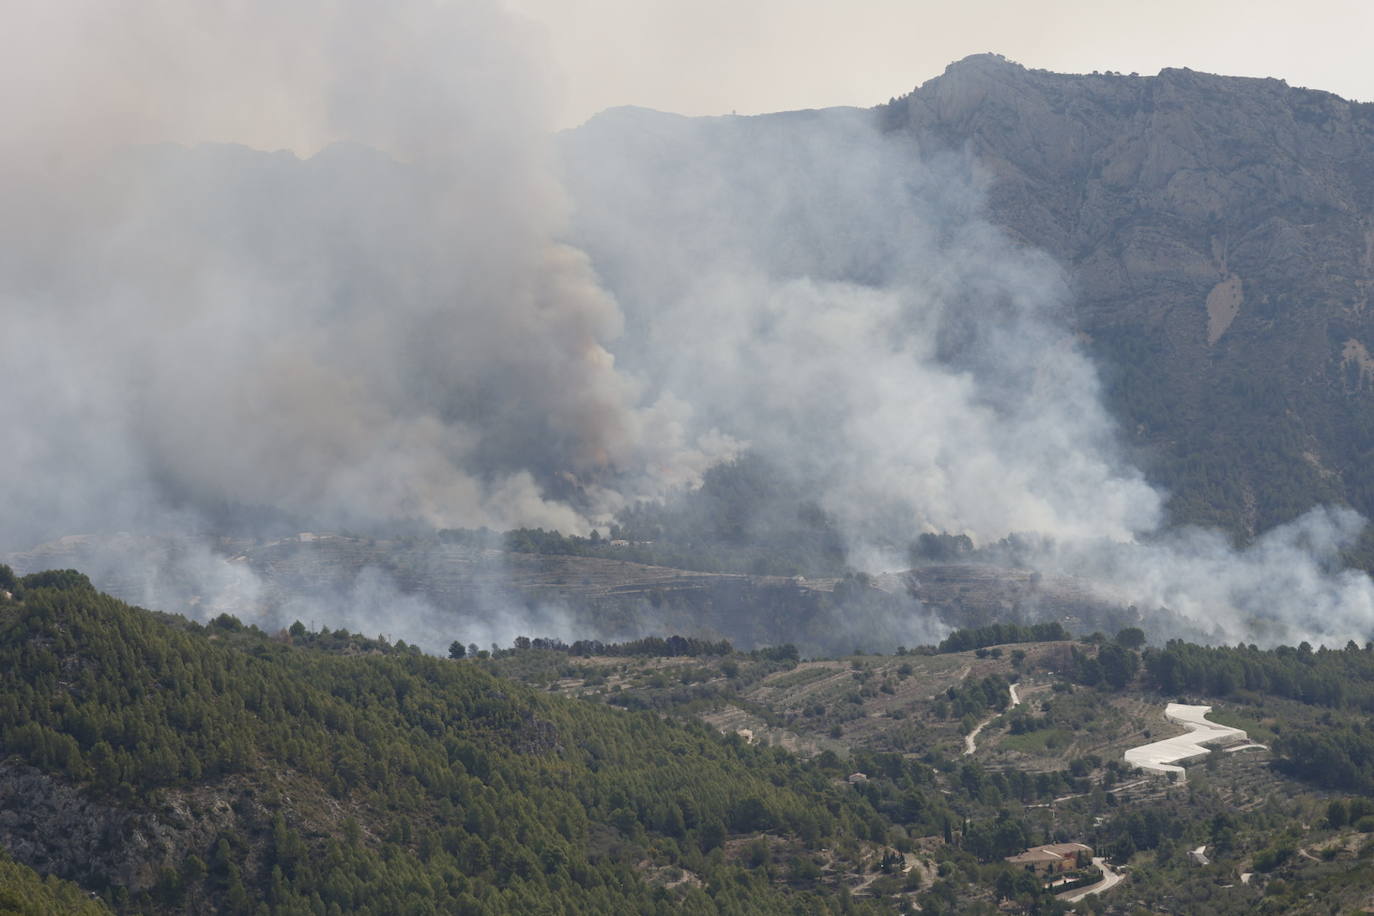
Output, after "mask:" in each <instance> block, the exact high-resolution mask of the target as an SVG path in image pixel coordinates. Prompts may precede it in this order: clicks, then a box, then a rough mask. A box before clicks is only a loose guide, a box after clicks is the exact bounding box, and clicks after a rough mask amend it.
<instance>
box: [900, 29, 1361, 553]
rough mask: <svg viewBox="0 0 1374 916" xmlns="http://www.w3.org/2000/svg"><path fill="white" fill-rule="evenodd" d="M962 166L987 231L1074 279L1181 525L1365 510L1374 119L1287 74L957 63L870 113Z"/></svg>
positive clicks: (1085, 324)
mask: <svg viewBox="0 0 1374 916" xmlns="http://www.w3.org/2000/svg"><path fill="white" fill-rule="evenodd" d="M879 114H880V116H881V118H882V119H883V123H884V125H885V126H886V127H887V128H888V129H890V130H899V131H907V132H910V133H911V134H912V136H913V138H914V139H915V140H916V142H918V143H919V144H921V145H922V146H923V147H926V148H931V147H937V148H938V147H946V148H952V149H958V150H965V149H966V150H968V151H969V152H970V153H971V154H972V155H973V156H974V157H975V158H976V159H977V162H978V163H979V164H980V165H981V166H982V168H983V169H985V170H986V172H987V173H988V175H989V178H990V180H989V188H988V206H989V210H990V213H991V215H992V217H993V218H994V219H995V220H996V221H997V222H999V223H1000V224H1002V225H1003V226H1005V227H1006V228H1007V229H1008V230H1009V231H1010V232H1012V233H1013V234H1014V235H1015V236H1016V237H1018V238H1020V239H1022V240H1024V241H1025V242H1026V243H1027V244H1029V245H1034V246H1036V247H1038V248H1042V249H1044V250H1046V251H1048V252H1049V253H1050V254H1052V255H1053V256H1054V257H1055V258H1056V259H1058V261H1059V262H1060V263H1061V264H1062V265H1063V266H1064V267H1065V268H1066V269H1067V271H1068V273H1069V276H1070V278H1071V282H1072V286H1073V289H1074V292H1075V303H1074V305H1075V313H1076V319H1077V323H1078V326H1079V330H1080V331H1082V332H1083V333H1084V334H1085V335H1086V336H1087V337H1088V338H1089V339H1090V340H1092V342H1093V344H1092V345H1093V347H1094V349H1095V350H1096V352H1097V353H1098V354H1099V357H1100V358H1099V365H1100V366H1101V368H1102V372H1103V374H1104V376H1105V379H1106V381H1107V383H1108V388H1109V390H1110V391H1111V393H1112V395H1113V399H1114V406H1115V407H1116V409H1117V411H1118V416H1119V418H1120V420H1121V421H1122V424H1123V427H1124V428H1125V430H1126V432H1127V433H1128V435H1130V436H1131V437H1133V438H1134V441H1135V443H1136V444H1137V445H1140V446H1142V447H1146V448H1148V449H1149V450H1150V451H1151V452H1152V453H1153V455H1154V456H1155V458H1154V460H1153V461H1152V462H1147V465H1148V466H1149V470H1150V471H1151V472H1152V473H1153V474H1154V476H1155V477H1156V478H1157V479H1159V480H1161V481H1162V482H1163V483H1165V484H1166V485H1167V486H1168V487H1169V488H1170V489H1171V490H1173V491H1174V492H1175V494H1176V498H1175V500H1174V505H1173V508H1174V514H1175V517H1176V518H1177V519H1178V520H1182V521H1200V522H1220V523H1222V524H1226V525H1228V526H1229V527H1231V528H1232V529H1234V530H1237V531H1241V532H1245V533H1253V532H1255V531H1256V530H1260V529H1263V528H1266V527H1268V526H1270V525H1272V524H1275V523H1278V522H1282V521H1285V520H1287V519H1289V518H1291V517H1292V516H1293V515H1295V514H1297V513H1299V512H1301V511H1303V510H1305V509H1306V508H1307V507H1308V506H1310V505H1311V504H1312V503H1314V502H1317V501H1323V500H1333V499H1334V500H1342V499H1343V500H1348V501H1349V502H1351V503H1353V504H1354V505H1355V506H1356V507H1357V508H1360V509H1362V510H1363V511H1365V512H1366V513H1369V512H1371V511H1374V486H1372V485H1374V476H1371V471H1370V464H1369V462H1368V461H1367V456H1368V452H1369V449H1370V448H1371V446H1374V438H1372V437H1371V436H1372V434H1374V422H1371V421H1372V420H1374V409H1372V408H1374V377H1371V373H1370V372H1369V370H1368V368H1367V366H1366V365H1365V362H1364V361H1362V360H1361V358H1360V357H1361V354H1366V353H1367V352H1368V348H1369V347H1370V346H1371V345H1374V314H1371V311H1370V309H1369V305H1370V302H1371V296H1374V105H1371V104H1360V103H1356V102H1350V101H1346V100H1344V99H1341V98H1338V97H1336V96H1334V95H1331V94H1330V93H1325V92H1316V91H1311V90H1307V89H1298V88H1293V87H1290V86H1288V85H1287V84H1285V83H1284V82H1282V81H1280V80H1274V79H1249V78H1237V77H1226V76H1214V75H1211V74H1206V73H1198V72H1194V71H1192V70H1187V69H1167V70H1164V71H1161V72H1160V73H1159V74H1158V75H1157V76H1136V75H1134V74H1133V75H1130V76H1125V75H1122V74H1117V73H1105V74H1092V75H1082V76H1076V75H1066V74H1058V73H1049V72H1045V71H1037V70H1028V69H1026V68H1024V67H1021V66H1019V65H1017V64H1015V63H1012V62H1010V61H1008V60H1006V59H1004V58H1001V57H998V56H996V55H991V54H986V55H978V56H975V57H970V58H966V59H965V60H962V61H959V62H957V63H955V64H952V65H950V67H949V68H948V69H947V70H946V71H945V73H944V74H943V75H941V76H939V77H937V78H935V79H933V80H930V81H929V82H927V83H926V84H924V85H923V86H921V87H920V88H919V89H917V90H916V91H915V92H913V93H911V94H910V95H908V96H905V97H904V98H901V99H897V100H894V101H893V102H891V103H889V104H888V105H886V106H883V107H882V108H881V109H880V110H879Z"/></svg>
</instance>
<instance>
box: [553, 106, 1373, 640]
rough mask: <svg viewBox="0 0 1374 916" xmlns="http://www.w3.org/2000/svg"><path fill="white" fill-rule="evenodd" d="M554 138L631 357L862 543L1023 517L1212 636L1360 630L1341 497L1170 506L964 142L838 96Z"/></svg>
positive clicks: (1045, 264) (1361, 587) (1061, 568)
mask: <svg viewBox="0 0 1374 916" xmlns="http://www.w3.org/2000/svg"><path fill="white" fill-rule="evenodd" d="M564 154H565V160H566V162H567V171H568V175H569V184H570V187H571V188H572V189H573V196H574V199H575V202H576V205H577V206H576V211H575V217H574V225H575V229H576V234H575V236H574V237H575V239H576V241H577V242H578V243H579V244H580V245H582V246H583V247H585V248H586V249H587V250H588V251H589V252H590V253H591V254H592V256H593V258H594V260H595V262H596V264H597V266H598V268H599V269H600V270H601V271H602V273H603V275H604V276H605V277H606V278H607V281H608V283H609V284H610V286H611V288H612V289H613V290H614V291H615V292H616V294H617V295H618V296H619V298H620V300H621V301H622V303H624V306H625V310H626V325H627V328H629V329H630V331H629V333H627V334H626V335H625V337H624V338H623V339H622V340H621V341H619V342H618V343H617V345H616V346H615V348H614V349H615V352H616V354H617V357H618V358H619V359H620V361H621V363H622V365H625V366H631V367H643V368H644V369H645V370H646V371H649V372H650V373H651V374H653V377H654V378H655V380H656V384H657V385H660V386H662V387H664V388H667V389H671V390H672V391H674V392H675V393H676V394H678V395H679V396H682V397H685V398H686V399H687V400H688V401H690V402H691V404H692V405H693V408H694V416H695V417H696V418H697V420H698V422H701V423H707V424H712V425H715V426H719V428H721V429H724V430H727V431H730V432H735V433H736V434H738V435H740V436H741V437H746V438H747V439H748V440H749V442H750V444H751V446H752V448H753V449H754V450H756V451H759V452H761V453H763V454H765V455H766V456H768V458H769V459H770V460H772V461H774V462H776V463H779V464H782V465H783V466H786V467H788V468H791V469H794V470H795V472H796V473H797V474H799V475H800V476H801V477H802V478H803V479H805V480H808V481H809V482H810V483H811V484H812V485H813V486H814V487H816V489H817V490H818V491H819V493H820V494H821V501H822V504H823V505H824V507H825V508H826V509H827V510H828V511H830V512H831V513H832V514H833V515H834V516H836V517H837V518H838V519H839V520H840V521H841V523H842V524H843V526H844V529H845V531H846V534H847V535H848V539H849V543H850V549H851V554H852V556H853V558H854V560H855V562H858V563H860V564H867V565H870V566H875V565H876V566H882V565H884V564H892V563H895V562H901V561H902V560H903V559H904V556H902V555H901V554H900V553H899V548H900V547H904V546H905V545H906V544H907V543H908V542H909V541H910V539H911V538H913V537H914V536H915V535H917V534H918V533H920V532H922V531H945V532H950V533H962V534H968V535H970V536H971V537H972V538H973V539H974V540H975V541H976V542H978V543H981V544H984V545H990V544H993V543H995V542H997V541H999V540H1001V539H1003V538H1006V537H1008V536H1012V535H1021V536H1022V537H1020V538H1019V539H1018V540H1019V543H1021V544H1022V545H1023V546H1022V549H1020V550H1019V551H1018V560H1019V561H1020V562H1023V563H1028V564H1030V565H1033V566H1034V567H1036V568H1038V569H1041V570H1043V571H1046V572H1056V573H1061V574H1065V575H1071V576H1076V577H1080V578H1081V579H1084V580H1087V581H1088V582H1089V583H1092V587H1093V590H1094V591H1096V592H1097V593H1099V594H1101V595H1103V596H1104V597H1105V598H1107V599H1109V600H1114V601H1117V602H1119V603H1120V604H1121V605H1122V606H1123V607H1125V606H1127V605H1136V606H1138V607H1140V608H1144V609H1146V611H1147V612H1148V611H1149V610H1150V609H1157V608H1167V609H1168V610H1170V611H1172V612H1174V614H1175V615H1180V616H1181V617H1182V618H1184V619H1185V620H1187V621H1190V622H1191V624H1192V625H1193V627H1194V628H1195V631H1201V632H1203V633H1207V634H1210V636H1211V638H1212V639H1214V640H1216V641H1228V642H1229V641H1235V640H1238V639H1239V640H1245V641H1257V642H1262V643H1265V644H1274V643H1277V642H1297V641H1299V640H1302V639H1308V640H1311V641H1313V642H1324V643H1327V644H1338V645H1339V644H1343V643H1344V642H1345V641H1346V640H1347V639H1351V638H1353V639H1356V640H1359V641H1363V640H1366V639H1368V638H1370V637H1371V635H1374V585H1371V581H1370V579H1369V577H1368V576H1366V575H1364V574H1363V573H1359V572H1355V571H1348V570H1347V571H1342V570H1341V569H1340V553H1341V551H1342V550H1345V549H1347V548H1349V547H1351V546H1353V544H1354V543H1355V541H1356V539H1357V538H1358V536H1359V533H1360V531H1361V529H1362V528H1363V526H1364V520H1363V519H1362V518H1360V517H1359V516H1358V515H1357V514H1355V513H1353V512H1351V511H1349V510H1334V509H1321V508H1318V509H1314V510H1312V511H1311V512H1309V513H1308V514H1307V515H1305V516H1303V517H1302V518H1301V519H1298V520H1297V521H1295V522H1293V523H1291V524H1289V525H1286V526H1284V527H1282V528H1279V529H1277V530H1274V531H1271V532H1269V533H1267V534H1265V535H1264V536H1262V537H1260V538H1259V539H1258V540H1257V541H1256V542H1255V543H1254V544H1252V545H1250V546H1249V547H1247V548H1245V549H1243V550H1237V549H1235V548H1234V547H1233V546H1232V545H1231V543H1230V542H1229V540H1228V539H1227V538H1226V537H1225V536H1223V535H1222V534H1221V533H1219V532H1215V531H1203V530H1196V529H1186V530H1169V529H1167V528H1165V527H1164V526H1163V521H1164V513H1163V511H1162V506H1163V504H1164V502H1165V495H1164V494H1161V493H1159V492H1157V491H1156V490H1154V489H1153V488H1151V487H1150V486H1148V485H1147V483H1146V482H1145V481H1144V479H1143V477H1142V475H1141V474H1140V472H1139V471H1138V470H1136V469H1135V468H1134V467H1133V466H1132V465H1131V463H1130V462H1129V461H1127V460H1126V459H1125V458H1124V456H1123V455H1122V454H1121V452H1120V450H1119V448H1118V446H1117V444H1116V443H1117V437H1116V433H1115V429H1114V426H1113V423H1112V421H1111V419H1110V417H1109V416H1108V415H1107V413H1106V411H1105V409H1104V407H1103V404H1102V400H1101V393H1100V389H1099V383H1098V378H1097V374H1096V371H1095V368H1094V367H1093V366H1092V364H1091V363H1090V361H1089V359H1088V358H1087V356H1086V354H1085V353H1084V352H1083V351H1082V350H1081V349H1080V348H1079V346H1078V344H1077V341H1076V340H1075V338H1074V336H1073V332H1072V322H1071V315H1070V313H1069V310H1068V306H1069V305H1070V304H1071V300H1070V294H1069V291H1068V289H1067V286H1066V284H1065V282H1064V278H1063V277H1062V276H1061V273H1060V271H1059V269H1058V268H1057V267H1056V266H1055V265H1054V264H1053V263H1051V262H1050V261H1049V260H1048V259H1047V258H1046V257H1044V256H1043V255H1042V254H1040V253H1038V252H1035V251H1032V250H1027V249H1025V248H1023V247H1020V246H1018V245H1016V244H1015V243H1013V242H1012V241H1011V240H1010V239H1009V238H1008V237H1007V236H1006V235H1005V234H1004V233H1003V232H1001V231H999V230H998V229H997V228H995V227H993V226H992V225H991V224H990V223H989V222H988V221H987V219H986V218H985V217H984V215H983V212H982V202H983V194H982V190H983V189H982V187H981V181H980V179H979V175H978V172H977V170H976V168H975V167H974V165H973V164H972V163H971V162H970V161H969V160H968V158H967V157H965V156H961V155H956V154H949V153H930V152H927V151H923V150H922V149H921V148H920V146H919V144H918V143H917V141H916V139H915V138H913V137H912V136H910V135H908V134H901V133H898V134H884V133H882V132H880V131H879V130H878V129H877V127H876V124H875V120H874V118H873V115H872V113H870V112H859V111H842V110H836V111H822V112H796V113H791V114H784V115H772V116H764V117H759V118H747V119H741V118H720V119H686V118H678V117H674V116H669V115H660V114H656V113H652V112H644V111H635V110H618V111H613V112H609V113H607V114H605V115H602V116H600V117H598V118H597V119H594V120H593V121H592V122H591V123H589V124H588V125H587V126H585V127H583V128H581V129H579V130H577V131H574V132H571V133H569V134H568V135H566V136H565V137H564ZM1027 534H1029V535H1032V536H1031V537H1025V535H1027ZM1167 619H1177V618H1176V617H1169V618H1167Z"/></svg>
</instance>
